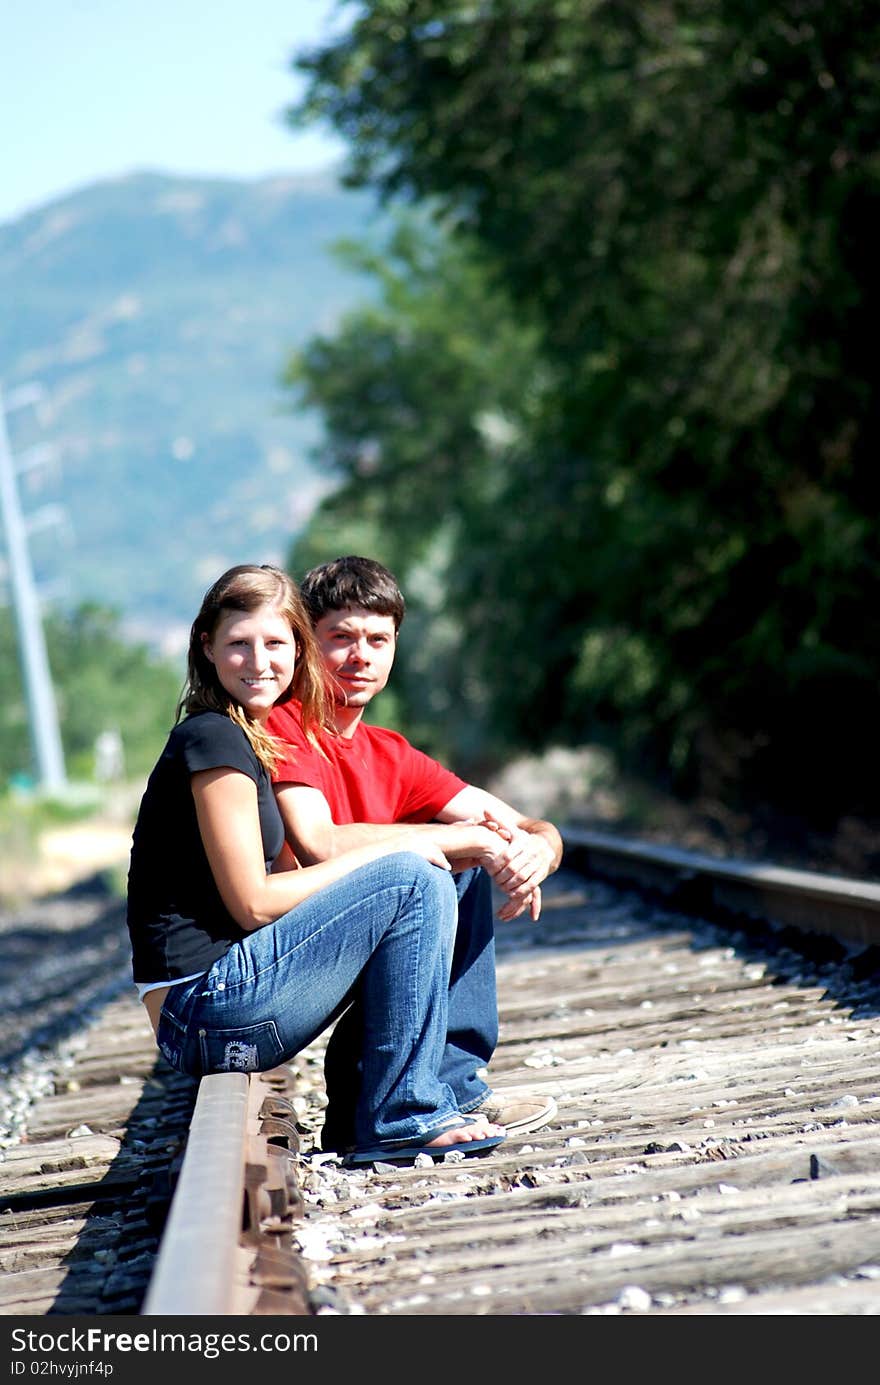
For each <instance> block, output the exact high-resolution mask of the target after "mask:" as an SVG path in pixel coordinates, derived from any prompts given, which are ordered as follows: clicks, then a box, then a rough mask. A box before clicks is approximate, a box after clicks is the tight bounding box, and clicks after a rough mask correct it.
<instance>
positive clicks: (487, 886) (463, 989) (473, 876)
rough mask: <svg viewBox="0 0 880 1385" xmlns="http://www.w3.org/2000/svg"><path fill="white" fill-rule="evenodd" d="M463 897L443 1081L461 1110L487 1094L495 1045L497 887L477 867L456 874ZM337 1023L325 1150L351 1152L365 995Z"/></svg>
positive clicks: (327, 1066) (329, 1055)
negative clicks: (484, 1072)
mask: <svg viewBox="0 0 880 1385" xmlns="http://www.w3.org/2000/svg"><path fill="white" fill-rule="evenodd" d="M453 879H454V881H455V889H456V894H457V895H458V928H457V931H456V938H455V950H454V952H453V957H452V969H451V972H450V978H449V997H448V1019H447V1030H446V1042H445V1044H444V1045H443V1054H442V1058H441V1061H440V1068H439V1073H440V1078H441V1080H442V1081H443V1082H445V1083H446V1084H447V1086H449V1087H450V1088H451V1090H452V1093H453V1096H454V1097H455V1101H456V1104H457V1106H458V1109H459V1110H460V1111H473V1110H474V1108H475V1107H477V1106H479V1105H480V1103H481V1102H482V1101H484V1100H485V1098H486V1097H487V1096H488V1095H489V1092H490V1088H489V1087H487V1085H486V1083H485V1082H484V1081H483V1079H482V1077H480V1076H479V1075H478V1070H479V1069H480V1068H482V1067H485V1065H486V1064H487V1063H488V1062H489V1059H490V1058H491V1057H492V1054H493V1053H494V1052H495V1046H496V1044H497V1043H498V1000H497V994H496V985H495V926H494V918H493V915H492V883H491V880H490V879H489V876H488V875H487V874H486V872H485V871H484V870H482V869H481V868H480V867H476V868H475V869H473V870H466V871H462V872H461V874H459V875H456V876H454V877H453ZM351 999H352V1002H353V1003H352V1004H351V1006H350V1008H349V1009H348V1010H346V1011H345V1013H344V1014H343V1015H342V1016H341V1018H340V1019H339V1020H338V1021H337V1024H336V1027H335V1028H334V1030H333V1033H332V1034H331V1035H330V1039H329V1042H328V1044H327V1052H326V1055H325V1059H324V1079H325V1083H326V1087H327V1110H326V1113H325V1119H324V1129H323V1131H322V1132H321V1145H322V1148H323V1149H327V1150H330V1149H335V1150H341V1149H347V1148H349V1147H350V1146H351V1144H352V1143H353V1141H354V1113H355V1110H356V1108H357V1101H358V1093H359V1090H360V1084H361V1081H362V1073H361V1061H360V1060H361V1055H362V1053H366V1039H365V1027H364V1020H365V1016H364V1012H363V998H362V996H361V993H360V990H359V988H356V989H355V991H354V992H353V994H352V997H351Z"/></svg>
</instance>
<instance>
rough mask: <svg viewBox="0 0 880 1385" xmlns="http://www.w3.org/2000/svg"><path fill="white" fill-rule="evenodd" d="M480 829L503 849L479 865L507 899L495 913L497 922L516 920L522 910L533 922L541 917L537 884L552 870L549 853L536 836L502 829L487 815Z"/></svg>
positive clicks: (540, 838)
mask: <svg viewBox="0 0 880 1385" xmlns="http://www.w3.org/2000/svg"><path fill="white" fill-rule="evenodd" d="M483 825H484V826H486V827H489V828H491V829H492V830H493V831H495V832H496V833H498V834H499V836H503V839H504V842H505V845H504V846H503V847H501V848H499V849H498V850H496V851H495V852H494V853H493V855H492V856H491V857H490V858H489V859H487V860H484V861H483V862H482V863H481V864H482V865H483V866H485V868H486V870H487V871H488V873H489V874H490V875H491V877H492V879H493V880H494V882H495V884H496V885H497V886H498V888H499V890H501V891H502V892H503V893H504V894H506V895H507V903H506V904H504V905H502V907H501V908H500V909H499V911H498V917H499V919H503V920H504V921H509V920H510V919H515V918H518V917H519V915H520V914H522V913H523V912H524V911H525V910H526V909H528V910H529V913H530V914H531V916H532V918H533V919H534V920H535V921H537V920H538V919H539V918H540V915H541V889H540V886H541V882H542V881H543V880H546V878H547V876H548V875H549V874H550V872H551V871H552V870H553V869H554V867H555V864H556V863H555V860H554V855H553V849H552V847H551V846H550V844H549V843H548V842H547V841H546V840H545V839H544V838H543V837H542V836H540V835H539V834H537V833H534V832H524V831H522V829H521V828H513V829H511V828H509V827H503V826H502V825H501V823H499V822H497V821H496V820H495V819H493V818H492V817H491V815H490V814H489V813H487V814H486V815H485V817H484V818H483Z"/></svg>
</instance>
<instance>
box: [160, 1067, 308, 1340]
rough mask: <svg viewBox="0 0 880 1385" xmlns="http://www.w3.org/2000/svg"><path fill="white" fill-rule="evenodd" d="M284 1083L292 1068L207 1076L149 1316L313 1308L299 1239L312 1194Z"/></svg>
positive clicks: (164, 1239)
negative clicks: (302, 1187)
mask: <svg viewBox="0 0 880 1385" xmlns="http://www.w3.org/2000/svg"><path fill="white" fill-rule="evenodd" d="M284 1082H285V1073H284V1069H277V1070H275V1071H274V1072H270V1073H250V1074H247V1073H243V1072H224V1073H213V1074H211V1075H210V1076H208V1077H203V1078H202V1079H201V1082H200V1083H199V1092H198V1096H197V1098H196V1104H195V1109H194V1111H193V1117H192V1122H191V1124H190V1129H189V1134H188V1137H187V1142H186V1150H185V1154H184V1158H183V1162H182V1166H181V1169H180V1173H179V1175H178V1178H177V1182H176V1186H175V1190H174V1195H173V1198H172V1202H171V1208H170V1211H169V1215H168V1219H167V1222H166V1226H165V1229H164V1231H163V1235H162V1243H161V1246H160V1249H159V1254H158V1256H157V1258H156V1264H155V1266H154V1270H153V1275H152V1277H151V1280H150V1286H149V1289H148V1290H147V1293H146V1295H145V1297H144V1305H143V1308H142V1310H141V1311H142V1313H143V1315H144V1316H148V1317H150V1316H158V1315H161V1314H166V1315H174V1316H177V1317H184V1316H214V1317H228V1316H241V1315H242V1314H249V1313H264V1312H270V1311H271V1312H275V1313H278V1314H304V1313H307V1312H308V1308H307V1305H306V1299H305V1271H304V1267H303V1265H302V1262H301V1259H300V1257H299V1256H298V1255H297V1254H296V1253H295V1252H294V1251H293V1248H292V1240H291V1226H292V1223H293V1221H294V1219H295V1218H297V1217H298V1216H300V1215H301V1214H302V1209H303V1203H302V1196H301V1194H300V1192H299V1188H298V1186H297V1183H296V1178H295V1173H294V1166H293V1160H294V1158H295V1155H296V1154H297V1152H298V1150H299V1138H298V1130H297V1126H296V1121H295V1118H294V1115H293V1107H292V1104H291V1103H290V1101H289V1100H288V1099H287V1097H286V1096H285V1095H284V1094H283V1092H282V1090H281V1089H282V1087H283V1085H284Z"/></svg>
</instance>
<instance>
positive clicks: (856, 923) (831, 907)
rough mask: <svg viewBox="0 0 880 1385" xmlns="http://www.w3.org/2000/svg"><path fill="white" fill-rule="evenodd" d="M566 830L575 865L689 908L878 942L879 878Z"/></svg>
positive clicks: (872, 944)
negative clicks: (877, 882) (862, 877)
mask: <svg viewBox="0 0 880 1385" xmlns="http://www.w3.org/2000/svg"><path fill="white" fill-rule="evenodd" d="M562 837H563V842H564V846H565V859H566V862H567V864H569V865H570V866H571V867H572V868H573V869H575V870H579V871H582V872H584V873H585V874H587V875H590V874H595V875H597V876H600V877H602V878H605V879H610V880H614V881H617V882H621V881H626V882H629V883H631V884H634V885H637V886H640V887H642V888H645V889H650V890H658V891H659V892H661V893H662V894H664V895H666V896H667V897H668V898H669V899H670V901H671V902H672V903H673V904H674V907H676V908H678V909H682V910H683V911H686V912H689V913H699V914H702V915H704V916H708V915H711V914H716V915H722V916H723V915H728V916H729V915H734V916H737V917H747V918H751V919H754V920H756V921H760V922H762V923H770V924H778V925H782V926H785V927H793V928H796V929H798V930H800V931H803V932H809V933H818V934H823V935H827V936H829V937H834V938H837V939H839V940H841V941H843V942H844V943H847V944H849V945H856V946H859V947H876V946H877V945H880V884H876V883H872V882H871V881H865V880H857V879H851V878H849V877H846V876H838V875H826V874H824V873H820V872H818V871H806V870H791V869H789V868H787V867H783V866H776V865H772V864H764V863H761V862H754V861H743V860H726V859H721V858H717V857H714V856H708V855H705V854H703V853H701V852H696V851H685V850H682V849H679V848H677V847H671V846H662V845H658V844H657V843H654V842H646V841H640V840H637V839H635V838H631V837H618V836H615V835H613V834H611V833H604V832H595V831H591V830H589V829H586V828H581V827H576V826H571V827H564V828H563V829H562Z"/></svg>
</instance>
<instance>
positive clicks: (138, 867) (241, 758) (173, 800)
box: [128, 712, 284, 981]
mask: <svg viewBox="0 0 880 1385" xmlns="http://www.w3.org/2000/svg"><path fill="white" fill-rule="evenodd" d="M220 766H229V767H230V768H232V769H236V770H241V772H242V773H243V774H246V775H247V776H248V777H249V778H250V779H253V781H254V783H255V784H256V786H257V802H258V807H259V813H260V831H261V834H262V838H263V855H264V857H265V860H266V869H267V871H268V870H269V869H270V867H271V865H272V862H273V861H274V860H275V858H276V857H277V856H278V854H279V852H280V851H281V847H282V845H283V843H284V826H283V824H282V821H281V814H280V813H279V811H278V805H277V804H276V802H275V795H274V794H273V792H272V785H271V782H270V779H269V776H268V774H267V773H266V771H265V769H264V768H263V766H262V765H261V764H260V762H259V760H258V759H257V757H256V755H255V754H254V751H253V748H252V746H251V744H250V741H249V740H248V738H247V736H246V735H245V734H244V732H243V731H242V729H241V727H239V726H236V724H235V722H234V721H232V720H230V718H229V717H227V716H223V715H221V714H220V713H219V712H199V713H197V714H196V715H195V716H190V717H187V718H186V720H185V721H182V722H180V724H179V725H177V726H175V728H174V730H173V731H172V732H171V735H170V736H169V738H168V743H167V745H166V746H165V749H164V751H163V752H162V755H161V756H160V758H159V761H158V763H157V764H156V767H155V768H154V770H153V772H152V774H151V775H150V778H149V779H148V781H147V787H146V789H145V791H144V796H143V798H142V799H141V806H140V810H139V812H138V817H137V822H136V823H135V828H134V835H133V838H132V848H131V864H130V867H129V872H128V931H129V935H130V937H131V947H132V971H133V974H134V979H135V981H174V980H176V979H178V978H179V977H181V976H190V975H192V974H194V973H196V972H200V971H207V970H208V969H209V968H210V967H211V965H212V964H213V963H214V962H215V961H216V960H217V958H218V957H222V956H223V954H224V953H225V952H227V951H228V949H229V947H230V944H231V943H233V942H235V941H236V940H238V939H240V938H244V937H246V936H247V934H246V933H245V931H244V929H242V928H240V927H239V926H238V924H237V923H236V922H235V920H234V919H233V918H232V915H231V914H230V913H229V911H228V910H227V908H226V906H225V904H224V903H223V901H222V899H221V898H220V894H219V892H218V890H217V886H216V885H215V883H214V877H213V875H212V874H211V867H210V865H209V864H208V858H207V856H206V854H205V848H204V846H203V845H202V838H201V834H200V832H199V825H198V821H197V818H196V805H195V800H194V799H193V796H192V788H191V785H190V776H191V775H192V774H194V773H195V772H196V771H197V770H202V769H217V768H219V767H220Z"/></svg>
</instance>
